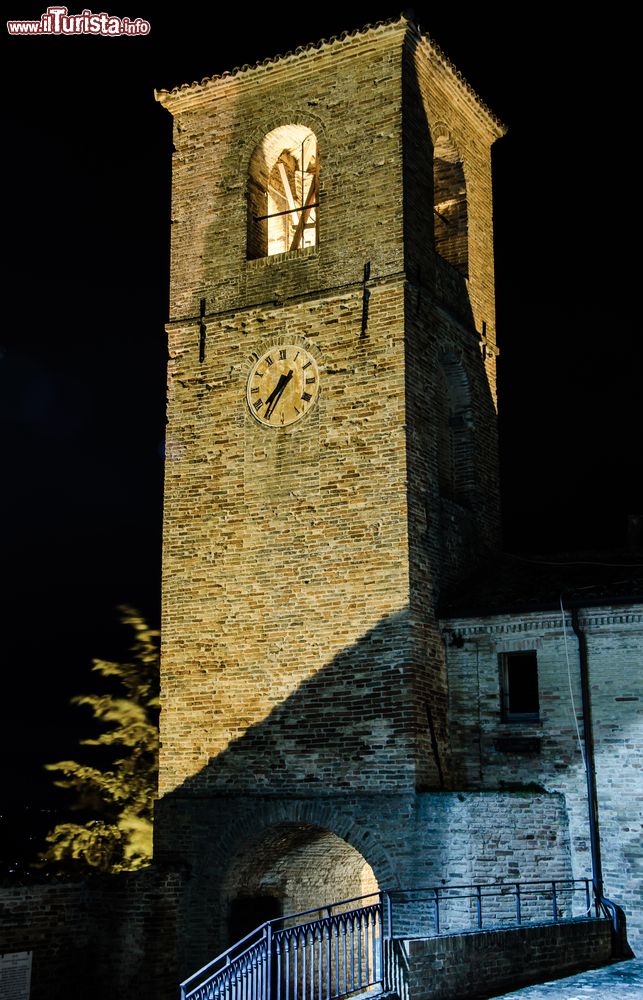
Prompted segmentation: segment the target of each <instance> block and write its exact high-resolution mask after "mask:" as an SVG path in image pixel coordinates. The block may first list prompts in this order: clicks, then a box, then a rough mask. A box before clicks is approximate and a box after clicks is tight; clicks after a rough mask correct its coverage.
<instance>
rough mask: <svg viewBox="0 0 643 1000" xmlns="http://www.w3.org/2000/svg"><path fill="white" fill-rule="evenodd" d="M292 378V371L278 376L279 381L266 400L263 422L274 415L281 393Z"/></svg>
mask: <svg viewBox="0 0 643 1000" xmlns="http://www.w3.org/2000/svg"><path fill="white" fill-rule="evenodd" d="M292 376H293V373H292V369H291V370H290V371H289V372H288V374H287V375H280V376H279V381H278V382H277V384H276V386H275V387H274V389H273V390H272V392H271V393H270V395H269V396H268V398H267V400H266V409H265V410H264V414H263V416H264V420H270V418H271V416H272V414H273V413H274V410H275V406H276V405H277V403H278V402H279V400H280V399H281V394H282V393H283V391H284V389H285V388H286V386H287V385H288V383H289V382H290V380H291V378H292Z"/></svg>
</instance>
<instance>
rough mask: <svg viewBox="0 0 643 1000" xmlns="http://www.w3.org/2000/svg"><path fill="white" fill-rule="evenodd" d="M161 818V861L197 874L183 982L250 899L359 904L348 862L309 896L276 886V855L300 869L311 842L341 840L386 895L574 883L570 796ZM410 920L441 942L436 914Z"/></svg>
mask: <svg viewBox="0 0 643 1000" xmlns="http://www.w3.org/2000/svg"><path fill="white" fill-rule="evenodd" d="M158 808H159V810H160V812H161V815H160V816H159V822H158V824H157V840H156V844H155V854H156V856H157V857H158V858H159V859H161V860H167V861H168V862H169V861H170V860H171V858H172V857H174V856H178V857H180V858H182V859H186V860H187V861H188V863H189V867H190V873H191V874H190V877H189V879H188V881H187V882H186V885H185V895H184V897H183V900H182V909H181V914H180V917H179V920H178V925H179V928H180V935H181V940H180V943H179V950H180V955H181V958H180V975H181V977H183V976H187V975H189V974H190V973H191V972H194V971H195V970H196V969H198V968H199V967H200V966H201V965H204V964H205V963H206V962H207V961H209V960H210V959H212V958H214V957H215V956H216V955H217V954H218V953H219V952H220V951H222V950H223V948H225V947H227V945H228V944H229V930H228V919H229V911H230V905H231V902H232V899H233V898H234V894H235V891H238V887H242V889H243V894H244V895H260V896H261V895H265V894H269V895H271V896H273V898H275V899H276V900H277V901H279V902H281V903H282V904H283V905H282V907H281V909H282V911H285V912H288V910H289V908H290V907H291V906H292V907H294V909H301V908H303V905H302V904H305V906H306V907H307V906H313V905H320V904H321V903H329V902H333V901H334V900H335V899H345V898H347V895H352V891H353V886H354V882H350V883H349V882H347V881H346V880H345V879H344V873H343V867H344V865H343V862H342V858H341V855H340V854H339V853H337V855H336V856H337V865H336V870H335V871H334V872H331V871H329V869H328V866H327V865H324V866H321V867H319V869H318V870H317V873H316V872H315V870H313V867H312V862H311V867H309V870H308V872H307V877H306V879H305V880H303V881H302V887H301V890H300V892H299V895H297V890H296V887H295V888H293V886H292V884H291V883H290V882H289V881H288V880H287V879H285V878H284V879H282V880H281V881H279V880H278V879H277V878H276V877H275V864H274V852H273V851H272V850H271V848H270V845H271V843H278V844H279V851H280V853H281V856H282V857H283V858H287V857H288V856H290V857H291V858H292V857H293V856H294V854H295V852H296V851H299V850H300V845H301V844H302V842H303V840H304V839H305V835H306V832H307V831H310V832H311V833H315V832H317V833H321V832H322V831H331V832H332V833H333V834H335V838H334V839H335V840H336V838H341V840H342V841H344V842H345V844H346V845H347V857H349V858H353V857H354V852H359V854H360V855H361V856H362V858H363V859H364V861H365V862H366V863H367V864H368V865H369V866H370V869H372V873H373V876H374V878H375V880H376V883H377V885H378V886H379V888H380V889H387V888H391V889H398V888H400V887H402V888H405V887H409V886H412V887H413V886H427V885H428V886H431V885H443V884H445V883H447V882H460V883H471V882H474V881H482V882H488V883H493V882H497V881H503V880H514V881H517V880H519V879H538V878H540V877H542V871H543V868H545V869H546V871H547V873H548V875H549V876H550V877H560V878H564V877H569V876H570V865H569V837H568V830H567V822H566V814H565V808H564V802H563V800H562V797H561V796H558V795H547V794H542V795H533V794H523V793H511V792H506V793H456V794H453V793H447V792H445V793H426V794H422V795H417V796H416V795H382V794H373V795H367V794H364V795H359V794H352V795H344V796H320V795H317V796H314V797H313V796H311V797H310V798H308V799H307V800H306V799H303V798H302V797H301V796H299V797H294V796H293V797H289V796H282V797H278V796H274V795H273V796H250V795H248V796H245V797H235V796H232V795H229V796H218V797H214V796H212V797H209V798H207V799H199V798H194V799H192V800H190V799H188V798H186V797H184V796H183V797H179V796H166V798H165V799H164V800H163V801H162V802H161V803H159V807H158ZM472 834H473V835H472ZM320 842H323V838H322V841H320ZM349 848H350V850H349ZM311 858H312V855H311ZM351 864H352V863H351ZM352 867H355V866H352ZM266 875H269V876H270V881H269V884H268V882H267V880H266V878H265V876H266ZM315 878H316V882H315ZM313 883H315V884H313ZM342 886H345V888H346V889H348V890H349V891H348V893H347V892H345V891H341V890H342ZM366 891H369V892H370V891H372V890H371V888H370V887H367V888H366ZM302 893H304V895H302ZM204 901H205V902H204ZM494 907H498V909H497V911H496V909H494ZM505 909H506V907H505V905H504V903H501V902H500V901H498V900H496V901H491V902H490V903H489V908H488V910H487V911H486V912H487V913H488V915H489V917H490V919H491V918H492V917H493V916H494V913H496V912H497V915H498V916H500V915H501V914H502V915H503V916H505V915H506V914H505ZM398 911H399V914H400V921H404V923H403V924H402V923H400V924H399V926H398V927H397V931H399V932H400V933H402V931H404V930H405V931H406V933H408V932H410V930H411V929H413V933H416V934H421V933H423V931H424V932H425V933H429V932H430V930H431V924H430V919H429V918H430V912H431V908H430V907H425V908H424V909H422V908H421V907H420V908H417V907H416V908H414V909H413V910H412V911H410V910H408V908H404V907H402V906H400V907H398ZM452 916H453V914H452ZM447 917H448V914H445V920H446V919H447ZM262 919H265V918H262ZM423 921H425V923H424V924H423ZM260 922H261V920H257V923H260ZM411 925H412V927H411ZM457 926H458V927H461V926H463V924H462V923H461V922H460V923H459V924H457ZM465 926H466V925H465Z"/></svg>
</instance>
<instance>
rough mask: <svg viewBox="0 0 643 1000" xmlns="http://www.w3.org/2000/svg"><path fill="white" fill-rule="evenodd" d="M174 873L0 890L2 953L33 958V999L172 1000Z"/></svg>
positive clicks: (177, 883)
mask: <svg viewBox="0 0 643 1000" xmlns="http://www.w3.org/2000/svg"><path fill="white" fill-rule="evenodd" d="M181 896H182V875H181V874H180V872H178V871H177V870H171V869H167V868H163V867H161V866H160V865H156V866H155V867H154V868H148V869H144V870H143V871H140V872H132V873H128V874H122V875H112V876H96V877H93V878H91V879H88V880H86V881H84V882H68V881H62V880H61V881H51V882H47V883H44V884H31V885H24V886H15V887H11V888H9V887H0V954H4V953H11V952H18V951H30V952H32V953H33V964H32V972H31V994H30V997H31V1000H63V998H64V1000H87V997H89V996H91V997H93V998H96V1000H111V998H113V997H114V996H138V997H145V998H148V997H149V998H150V1000H152V998H154V1000H175V998H176V993H177V989H176V984H177V982H178V972H177V953H176V940H177V926H176V914H177V909H178V901H179V899H180V898H181Z"/></svg>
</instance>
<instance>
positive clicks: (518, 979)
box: [405, 920, 611, 1000]
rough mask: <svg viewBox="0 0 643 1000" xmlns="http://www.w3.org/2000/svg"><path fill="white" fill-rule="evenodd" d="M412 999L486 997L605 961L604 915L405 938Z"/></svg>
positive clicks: (607, 937) (607, 934)
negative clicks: (575, 919)
mask: <svg viewBox="0 0 643 1000" xmlns="http://www.w3.org/2000/svg"><path fill="white" fill-rule="evenodd" d="M405 947H406V949H407V953H408V957H409V968H410V975H409V995H410V996H411V997H413V1000H459V998H463V1000H464V998H469V997H488V996H489V995H490V993H491V994H493V995H496V994H497V993H500V992H501V991H502V992H505V990H507V989H509V988H512V989H514V988H516V987H518V986H523V985H526V984H528V983H535V982H542V981H543V980H544V979H552V978H555V977H556V976H563V975H569V974H570V973H572V972H576V971H581V970H582V969H591V968H595V967H596V966H599V965H604V964H605V963H606V962H608V961H609V960H610V957H611V936H610V926H609V922H608V921H606V920H592V921H589V920H580V921H577V922H574V923H571V924H549V925H544V924H543V925H541V926H538V927H529V928H526V927H523V928H517V929H515V930H496V931H483V932H481V933H476V934H461V935H458V936H455V935H452V936H450V935H446V936H444V937H437V938H429V939H428V940H423V941H413V940H411V941H408V942H405Z"/></svg>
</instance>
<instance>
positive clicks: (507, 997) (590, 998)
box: [502, 958, 643, 1000]
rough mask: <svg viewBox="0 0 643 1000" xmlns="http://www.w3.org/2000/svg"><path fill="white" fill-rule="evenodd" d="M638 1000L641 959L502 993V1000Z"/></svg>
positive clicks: (642, 989) (642, 988) (642, 990)
mask: <svg viewBox="0 0 643 1000" xmlns="http://www.w3.org/2000/svg"><path fill="white" fill-rule="evenodd" d="M553 997H559V998H564V1000H635V998H636V1000H639V998H643V959H641V958H639V959H630V961H628V962H618V963H617V964H616V965H608V966H605V967H604V968H602V969H591V970H590V971H589V972H581V973H579V975H577V976H569V977H568V978H567V979H555V980H552V981H551V982H548V983H540V984H539V985H538V986H526V987H525V988H524V989H522V990H514V991H513V992H512V993H503V994H502V998H503V1000H514V998H515V1000H552V998H553Z"/></svg>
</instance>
